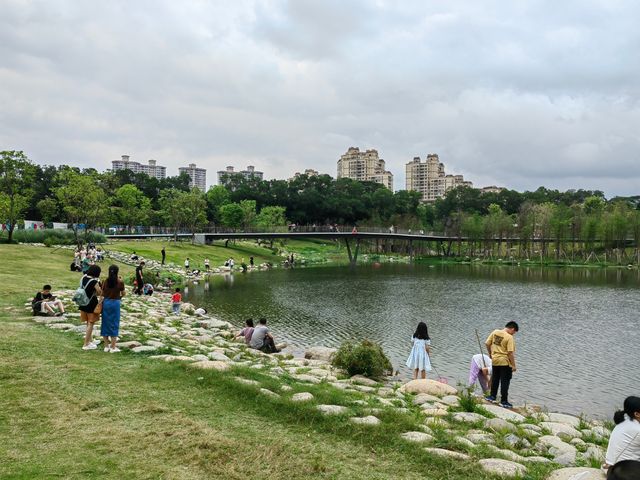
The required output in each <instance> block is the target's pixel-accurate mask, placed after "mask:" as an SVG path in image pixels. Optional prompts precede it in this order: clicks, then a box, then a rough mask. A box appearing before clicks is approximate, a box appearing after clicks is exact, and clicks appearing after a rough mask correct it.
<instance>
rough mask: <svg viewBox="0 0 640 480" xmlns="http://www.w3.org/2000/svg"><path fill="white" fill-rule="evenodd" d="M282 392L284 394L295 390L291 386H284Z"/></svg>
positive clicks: (281, 388)
mask: <svg viewBox="0 0 640 480" xmlns="http://www.w3.org/2000/svg"><path fill="white" fill-rule="evenodd" d="M280 390H282V391H283V392H290V391H291V390H293V388H291V387H290V386H289V385H282V386H281V387H280Z"/></svg>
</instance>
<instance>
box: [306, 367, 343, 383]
mask: <svg viewBox="0 0 640 480" xmlns="http://www.w3.org/2000/svg"><path fill="white" fill-rule="evenodd" d="M307 375H313V376H314V377H318V378H326V379H327V380H328V381H330V382H335V381H336V380H338V379H337V378H336V377H334V376H333V375H332V374H331V372H330V371H328V370H324V369H322V368H312V369H311V370H309V371H308V372H307Z"/></svg>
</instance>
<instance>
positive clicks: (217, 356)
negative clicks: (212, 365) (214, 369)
mask: <svg viewBox="0 0 640 480" xmlns="http://www.w3.org/2000/svg"><path fill="white" fill-rule="evenodd" d="M207 356H208V357H209V358H210V359H211V360H216V361H218V362H230V361H231V359H230V358H229V357H227V356H226V355H225V354H224V353H222V352H216V351H213V352H209V355H207Z"/></svg>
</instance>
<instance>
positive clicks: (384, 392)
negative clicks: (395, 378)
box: [378, 387, 395, 397]
mask: <svg viewBox="0 0 640 480" xmlns="http://www.w3.org/2000/svg"><path fill="white" fill-rule="evenodd" d="M394 394H395V392H394V391H393V389H391V388H387V387H383V388H380V389H379V390H378V395H380V396H381V397H392V396H393V395H394Z"/></svg>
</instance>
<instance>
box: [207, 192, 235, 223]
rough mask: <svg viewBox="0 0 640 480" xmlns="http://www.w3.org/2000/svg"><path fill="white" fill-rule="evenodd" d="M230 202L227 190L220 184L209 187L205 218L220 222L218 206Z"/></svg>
mask: <svg viewBox="0 0 640 480" xmlns="http://www.w3.org/2000/svg"><path fill="white" fill-rule="evenodd" d="M230 202H231V195H230V194H229V191H228V190H227V189H226V188H225V187H223V186H222V185H216V186H214V187H211V188H210V189H209V190H208V191H207V218H208V219H209V221H211V222H213V223H219V222H220V216H219V212H220V207H221V206H222V205H226V204H227V203H230Z"/></svg>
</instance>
